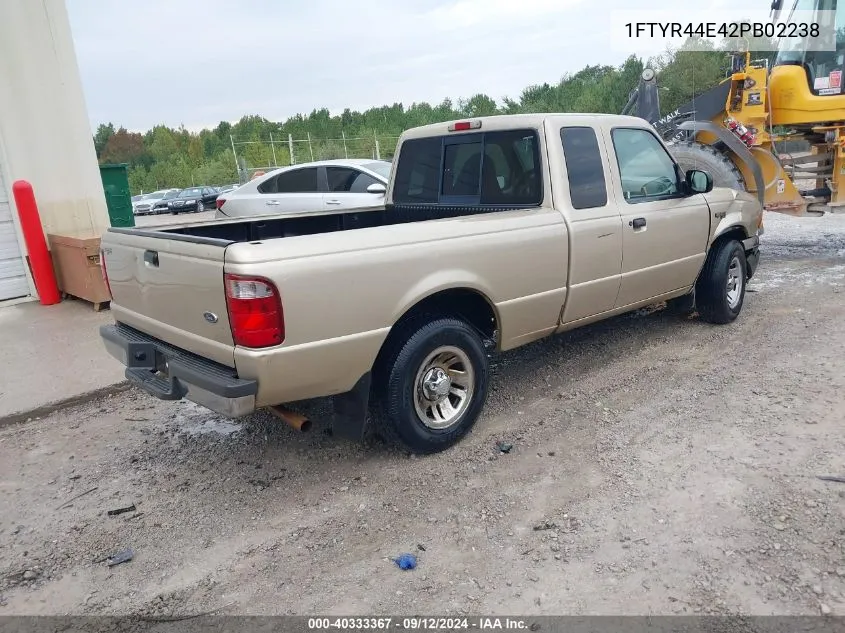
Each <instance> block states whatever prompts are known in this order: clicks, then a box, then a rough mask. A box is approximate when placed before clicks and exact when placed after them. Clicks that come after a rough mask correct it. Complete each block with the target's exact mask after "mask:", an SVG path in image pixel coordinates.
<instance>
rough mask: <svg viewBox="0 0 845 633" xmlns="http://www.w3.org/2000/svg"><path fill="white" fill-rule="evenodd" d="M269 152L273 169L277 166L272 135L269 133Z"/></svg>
mask: <svg viewBox="0 0 845 633" xmlns="http://www.w3.org/2000/svg"><path fill="white" fill-rule="evenodd" d="M270 151H272V152H273V167H278V166H279V164H278V163H277V162H276V147H275V146H274V145H273V133H272V132H270Z"/></svg>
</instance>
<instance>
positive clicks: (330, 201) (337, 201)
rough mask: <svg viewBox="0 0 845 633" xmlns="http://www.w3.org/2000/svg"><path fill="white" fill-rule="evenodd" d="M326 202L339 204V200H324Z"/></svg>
mask: <svg viewBox="0 0 845 633" xmlns="http://www.w3.org/2000/svg"><path fill="white" fill-rule="evenodd" d="M326 204H340V200H326Z"/></svg>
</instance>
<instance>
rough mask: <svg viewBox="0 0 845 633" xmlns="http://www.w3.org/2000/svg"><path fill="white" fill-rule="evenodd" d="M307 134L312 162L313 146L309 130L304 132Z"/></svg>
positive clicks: (312, 160)
mask: <svg viewBox="0 0 845 633" xmlns="http://www.w3.org/2000/svg"><path fill="white" fill-rule="evenodd" d="M306 134H308V151H309V152H310V153H311V162H312V163H313V162H314V148H313V147H312V146H311V132H306Z"/></svg>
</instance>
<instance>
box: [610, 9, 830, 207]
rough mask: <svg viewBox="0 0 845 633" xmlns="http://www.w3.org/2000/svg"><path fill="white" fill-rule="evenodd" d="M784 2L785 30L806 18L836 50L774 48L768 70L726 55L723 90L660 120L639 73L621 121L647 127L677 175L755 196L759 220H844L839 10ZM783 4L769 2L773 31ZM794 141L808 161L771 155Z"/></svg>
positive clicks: (648, 83) (648, 73)
mask: <svg viewBox="0 0 845 633" xmlns="http://www.w3.org/2000/svg"><path fill="white" fill-rule="evenodd" d="M792 1H793V2H794V4H793V6H792V8H791V10H790V12H789V15H788V16H787V17H786V20H785V23H787V24H790V23H794V21H795V20H798V19H800V20H801V21H802V22H804V21H805V20H806V16H807V15H808V12H812V14H813V15H814V16H816V21H817V22H818V23H819V24H820V27H821V32H822V33H824V32H825V29H826V30H827V31H826V32H827V33H834V32H835V34H836V36H835V40H836V43H835V49H836V50H818V49H819V48H820V46H818V45H812V46H811V45H809V44H808V42H807V41H806V40H801V39H798V38H796V39H791V40H781V41H780V43H779V45H778V51H777V56H776V58H775V60H774V63H773V64H771V65H770V64H769V60H768V59H764V60H761V61H760V60H755V59H754V56H753V54H752V53H750V52H744V53H733V54H732V55H731V72H730V75H729V76H728V77H727V78H726V79H725V80H723V81H722V82H721V83H720V84H719V85H717V86H715V87H714V88H712V89H711V90H709V91H707V92H705V93H703V94H701V95H699V96H697V97H695V98H694V99H693V100H692V101H691V102H690V103H688V104H685V105H684V106H681V107H680V108H678V109H677V110H675V111H674V112H672V113H670V114H668V115H667V116H664V117H661V116H660V108H659V98H658V88H657V81H656V76H655V73H654V71H653V70H652V69H649V68H646V69H645V70H644V72H643V74H642V77H641V78H640V82H639V86H638V87H637V89H636V90H634V91H633V93H632V94H631V98H630V99H629V101H628V104H627V105H626V106H625V109H624V110H623V113H624V114H636V115H637V116H640V117H642V118H644V119H646V120H648V121H649V122H650V123H652V125H653V126H654V127H655V129H657V130H658V132H659V133H660V134H661V135H662V136H663V138H664V139H665V140H666V141H667V142H668V143H669V146H670V150H671V152H672V153H673V154H674V156H675V158H676V160H677V161H678V162H679V163H680V164H681V166H682V167H683V168H684V169H691V168H693V167H697V168H699V169H704V170H706V171H708V172H709V173H710V174H711V175H712V177H713V181H714V185H715V186H722V187H732V188H734V189H742V190H745V191H748V192H751V193H754V194H756V195H757V197H758V198H759V199H760V202H761V203H762V204H763V207H764V208H765V209H766V210H767V211H775V212H780V213H788V214H791V215H796V216H803V215H823V214H824V213H831V212H836V211H840V212H843V211H845V90H843V87H844V84H843V81H845V77H843V74H845V0H792ZM782 3H783V0H774V1H773V2H772V6H771V9H772V21H773V22H775V23H778V22H779V21H780V17H781V10H782V7H781V4H782ZM837 5H838V6H837ZM799 15H800V16H801V17H800V18H799V17H797V16H799ZM831 44H832V43H831ZM824 48H833V46H832V45H828V46H825V47H824ZM795 141H800V142H802V144H803V145H804V146H805V148H806V151H802V152H795V153H788V152H785V151H782V150H779V149H778V148H779V146H780V147H783V146H784V145H785V144H788V145H795ZM802 181H803V182H804V183H805V184H804V186H801V185H802ZM808 185H809V186H808Z"/></svg>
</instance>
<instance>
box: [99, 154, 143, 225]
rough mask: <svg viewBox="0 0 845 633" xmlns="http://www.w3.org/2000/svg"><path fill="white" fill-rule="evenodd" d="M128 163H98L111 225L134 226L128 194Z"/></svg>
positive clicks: (130, 197) (130, 199) (130, 198)
mask: <svg viewBox="0 0 845 633" xmlns="http://www.w3.org/2000/svg"><path fill="white" fill-rule="evenodd" d="M127 168H128V165H127V164H126V163H121V164H120V165H100V178H101V179H102V181H103V191H104V192H105V194H106V206H108V209H109V222H110V223H111V225H112V226H124V227H125V226H135V215H134V214H133V213H132V196H130V195H129V172H128V171H127Z"/></svg>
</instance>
